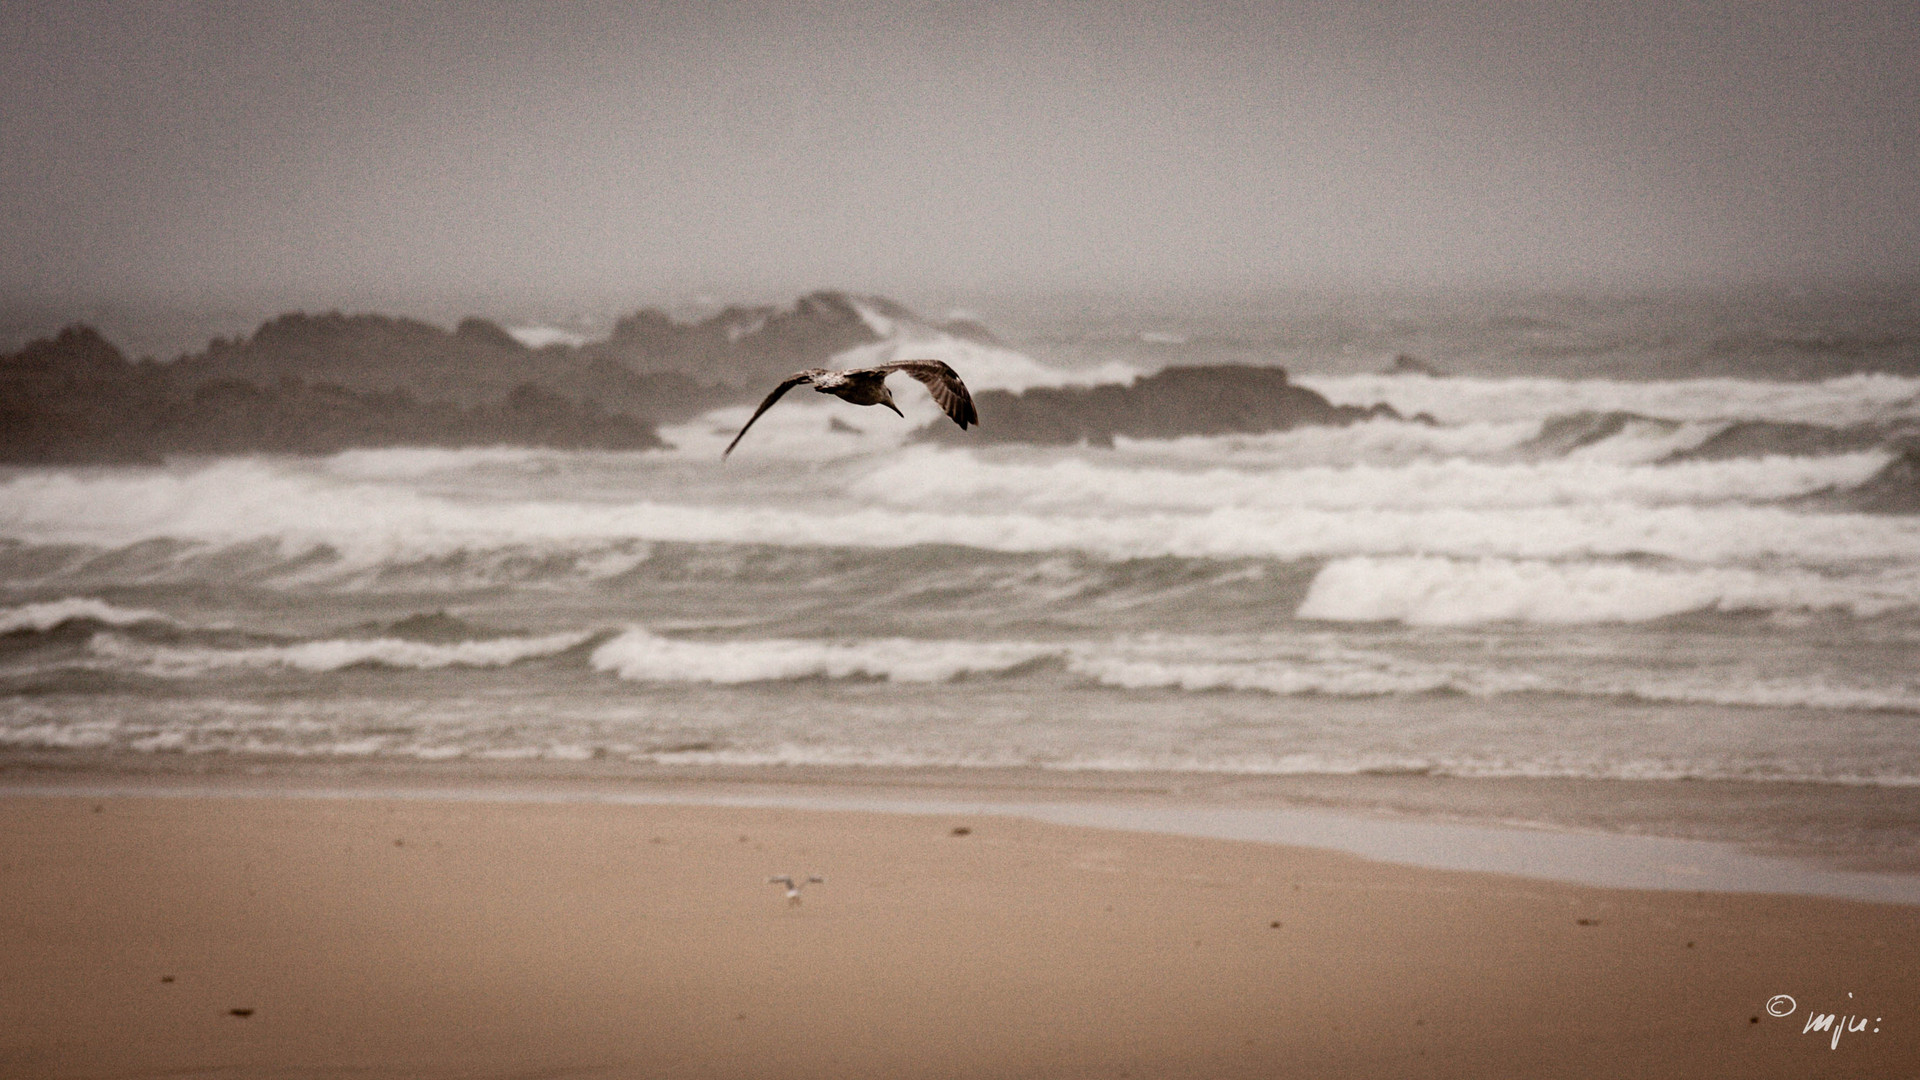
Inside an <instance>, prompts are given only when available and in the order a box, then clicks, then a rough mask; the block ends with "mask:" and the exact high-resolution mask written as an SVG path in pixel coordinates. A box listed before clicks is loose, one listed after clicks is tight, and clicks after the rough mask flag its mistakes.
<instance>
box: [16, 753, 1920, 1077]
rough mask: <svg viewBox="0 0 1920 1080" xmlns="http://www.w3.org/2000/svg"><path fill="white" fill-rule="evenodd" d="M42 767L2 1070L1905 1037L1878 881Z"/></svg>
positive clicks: (437, 1071)
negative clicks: (1490, 860) (1731, 877)
mask: <svg viewBox="0 0 1920 1080" xmlns="http://www.w3.org/2000/svg"><path fill="white" fill-rule="evenodd" d="M55 794H56V793H55V792H53V791H52V790H50V789H42V790H41V793H40V794H38V795H33V796H21V795H9V796H6V797H0V887H3V888H4V889H5V891H6V893H7V895H8V896H9V902H8V904H6V905H4V906H0V969H3V970H7V971H9V972H10V973H11V974H10V981H9V992H8V993H6V994H0V1074H4V1075H20V1076H36V1077H42V1076H43V1077H53V1078H60V1080H95V1078H102V1080H103V1078H106V1077H118V1076H136V1075H137V1076H149V1075H200V1074H215V1073H225V1074H232V1075H261V1076H268V1075H271V1076H290V1075H301V1076H334V1075H354V1076H359V1077H370V1078H376V1080H378V1078H386V1077H393V1078H396V1080H398V1078H400V1077H408V1078H425V1080H437V1078H447V1080H452V1078H454V1077H476V1076H489V1077H503V1078H504V1077H510V1076H523V1077H524V1076H559V1075H568V1076H576V1075H577V1076H596V1077H645V1076H676V1077H686V1078H692V1080H701V1078H713V1080H737V1078H758V1077H768V1078H772V1077H780V1078H782V1080H794V1078H799V1080H811V1078H815V1077H818V1078H820V1080H826V1078H828V1077H832V1078H835V1080H849V1078H865V1077H873V1078H876V1080H877V1078H881V1077H887V1078H903V1077H904V1078H909V1080H912V1078H922V1077H924V1078H927V1080H935V1078H938V1080H949V1078H951V1080H959V1078H962V1077H973V1076H989V1075H991V1076H1005V1077H1013V1078H1020V1077H1035V1078H1039V1077H1048V1078H1057V1077H1096V1076H1104V1077H1113V1076H1128V1077H1174V1076H1209V1077H1216V1078H1220V1080H1233V1078H1240V1077H1245V1078H1248V1080H1253V1078H1262V1080H1264V1078H1270V1077H1273V1076H1278V1075H1287V1076H1298V1077H1328V1078H1332V1077H1350V1076H1405V1077H1413V1078H1419V1077H1426V1078H1436V1080H1437V1078H1455V1077H1458V1078H1463V1080H1464V1078H1466V1077H1475V1078H1479V1077H1486V1076H1511V1077H1517V1078H1525V1077H1548V1076H1552V1077H1576V1078H1584V1077H1593V1078H1600V1077H1614V1076H1622V1075H1632V1076H1643V1077H1675V1078H1678V1077H1694V1076H1703V1075H1740V1076H1751V1077H1781V1078H1787V1077H1792V1078H1795V1080H1799V1078H1802V1077H1821V1076H1836V1077H1837V1076H1859V1075H1887V1076H1894V1075H1908V1074H1910V1073H1911V1072H1912V1070H1913V1068H1914V1067H1915V1066H1916V1065H1917V1064H1920V1039H1916V1037H1915V1034H1916V1028H1915V1023H1916V1021H1915V1017H1916V1016H1920V956H1916V954H1915V949H1916V945H1915V942H1914V940H1913V937H1912V935H1911V934H1910V933H1909V932H1908V930H1909V929H1910V927H1911V922H1912V911H1911V909H1910V908H1908V907H1903V906H1896V905H1888V904H1875V903H1862V902H1857V901H1850V900H1835V899H1826V898H1820V897H1810V896H1779V895H1758V894H1729V893H1717V892H1700V891H1681V892H1675V891H1646V890H1631V889H1624V890H1623V889H1606V888H1596V887H1589V886H1581V885H1568V884H1562V883H1557V882H1550V881H1540V880H1529V879H1518V878H1514V877H1510V876H1505V875H1500V874H1488V873H1477V872H1465V871H1455V870H1435V869H1426V868H1418V867H1409V866H1401V865H1394V864H1388V863H1381V862H1374V861H1370V860H1367V859H1362V858H1357V857H1354V856H1351V855H1345V854H1341V853H1337V852H1329V851H1321V850H1314V849H1309V848H1301V847H1294V846H1285V845H1279V844H1270V843H1247V842H1240V841H1232V840H1216V839H1198V838H1195V837H1191V836H1179V835H1166V834H1154V833H1139V832H1126V831H1115V830H1112V829H1108V828H1088V827H1084V826H1081V825H1062V824H1055V823H1049V822H1041V821H1035V820H1031V819H1025V818H1018V817H1001V816H993V815H988V814H981V813H968V812H965V811H961V812H959V813H956V812H954V811H952V810H943V811H941V812H940V814H939V816H936V817H927V816H920V815H912V814H903V813H874V812H865V811H859V810H849V809H835V810H820V809H808V810H796V809H791V808H786V807H776V806H759V807H738V806H715V805H687V804H678V805H669V804H663V803H658V802H655V803H609V802H604V801H586V800H582V799H577V798H576V799H570V800H565V801H556V800H553V799H549V800H547V801H502V800H500V799H499V798H498V794H499V793H498V792H486V793H482V794H483V795H484V796H485V797H474V798H460V799H455V798H448V797H438V798H417V797H416V798H410V799H393V798H389V797H385V796H384V795H382V794H380V793H378V792H376V791H374V790H372V789H360V790H358V791H356V792H353V793H351V794H352V797H333V798H324V799H322V798H310V799H301V798H286V797H267V796H268V795H269V794H270V793H267V792H264V791H256V794H254V795H251V796H239V797H237V796H236V793H235V792H233V791H229V792H228V793H227V794H224V795H217V796H203V797H186V796H184V795H183V796H179V797H170V798H155V797H143V796H137V795H129V796H122V797H114V798H106V797H80V796H79V794H78V791H77V790H72V791H69V792H68V793H67V794H66V795H65V796H64V797H49V796H54V795H55ZM277 794H278V795H284V794H286V793H284V792H282V793H277ZM444 794H445V792H444V791H443V795H444ZM1055 805H1065V804H1055ZM779 873H788V874H817V875H819V876H821V877H824V878H825V879H826V880H825V882H824V883H823V884H820V885H817V886H814V887H812V888H810V889H809V890H808V891H807V892H806V894H805V897H804V903H803V904H801V905H798V906H794V905H790V904H789V903H787V902H786V901H785V900H783V899H782V897H781V893H780V890H779V889H777V888H774V887H772V886H770V885H768V884H767V876H768V875H769V874H779ZM1783 995H1785V996H1790V997H1792V998H1794V999H1795V1002H1794V1008H1793V1010H1791V1011H1783V1010H1785V1006H1784V1004H1779V1002H1780V999H1781V997H1782V996H1783ZM1770 1003H1771V1004H1774V1008H1773V1009H1769V1005H1770ZM1816 1010H1817V1011H1819V1012H1822V1013H1825V1012H1829V1011H1831V1012H1835V1013H1845V1014H1849V1015H1854V1014H1857V1016H1864V1017H1866V1018H1868V1020H1869V1022H1870V1023H1869V1026H1866V1027H1860V1028H1849V1029H1848V1030H1847V1031H1845V1032H1843V1033H1842V1036H1841V1038H1840V1039H1839V1040H1837V1041H1834V1042H1831V1043H1830V1041H1829V1039H1830V1036H1829V1034H1828V1033H1827V1032H1825V1031H1815V1032H1814V1033H1813V1034H1807V1033H1806V1032H1805V1031H1804V1030H1803V1024H1804V1023H1805V1022H1806V1021H1807V1020H1808V1019H1810V1018H1811V1017H1812V1015H1813V1014H1814V1013H1815V1011H1816ZM1856 1018H1857V1017H1856ZM1842 1026H1843V1027H1844V1026H1845V1024H1844V1023H1843V1025H1842Z"/></svg>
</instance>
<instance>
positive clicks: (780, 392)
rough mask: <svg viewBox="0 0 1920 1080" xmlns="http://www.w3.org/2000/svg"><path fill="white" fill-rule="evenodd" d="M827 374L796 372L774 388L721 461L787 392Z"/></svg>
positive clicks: (721, 454)
mask: <svg viewBox="0 0 1920 1080" xmlns="http://www.w3.org/2000/svg"><path fill="white" fill-rule="evenodd" d="M825 374H826V370H825V369H823V368H808V369H807V370H805V371H796V372H794V373H793V374H791V375H789V376H787V379H786V381H785V382H783V383H781V384H780V385H779V386H776V387H774V388H773V393H771V394H768V395H767V399H766V400H765V401H762V402H761V403H760V407H759V408H757V409H755V410H753V415H752V416H749V417H747V422H746V424H745V425H744V426H742V427H741V428H740V434H739V435H735V436H734V437H733V441H732V442H730V443H728V444H727V448H726V449H725V450H722V451H720V458H721V460H723V461H724V460H726V456H727V455H728V454H731V453H733V448H734V447H736V446H739V445H740V436H741V435H745V434H746V433H747V428H750V427H752V426H753V422H754V421H755V420H758V419H760V414H761V413H763V412H766V411H767V410H768V409H771V408H773V403H774V402H776V401H779V400H780V399H781V398H782V397H783V396H785V394H786V392H787V391H789V390H791V389H793V388H794V387H796V386H799V385H800V384H801V383H810V382H812V381H813V379H814V376H816V375H825Z"/></svg>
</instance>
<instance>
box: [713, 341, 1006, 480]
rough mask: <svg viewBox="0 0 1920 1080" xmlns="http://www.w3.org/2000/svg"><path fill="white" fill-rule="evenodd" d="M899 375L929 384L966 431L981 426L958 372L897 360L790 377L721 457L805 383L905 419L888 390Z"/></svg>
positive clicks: (931, 363) (937, 364)
mask: <svg viewBox="0 0 1920 1080" xmlns="http://www.w3.org/2000/svg"><path fill="white" fill-rule="evenodd" d="M896 371H904V372H906V373H907V374H909V375H911V376H913V377H914V378H916V379H918V380H920V382H921V383H923V384H925V385H926V388H927V392H928V393H930V394H932V395H933V400H934V401H935V402H936V403H938V404H939V406H940V408H941V409H943V410H945V412H946V414H947V415H948V416H950V417H952V418H953V422H954V423H956V424H959V425H960V427H961V428H962V429H965V428H966V427H968V426H969V425H971V424H977V423H979V422H980V417H979V415H978V414H976V413H975V412H974V411H973V395H971V394H969V393H967V384H966V383H963V382H961V381H960V375H959V373H958V372H956V371H954V370H953V369H952V368H950V367H948V366H947V365H946V364H944V363H942V362H940V361H938V360H896V361H894V362H893V363H891V364H878V365H875V366H874V367H868V368H842V369H840V370H837V371H836V370H833V369H830V368H808V369H807V370H805V371H796V372H794V373H793V374H791V375H789V376H787V378H786V381H784V382H782V383H781V384H780V385H779V386H776V387H774V388H773V393H771V394H768V395H767V399H766V400H765V401H762V402H761V403H760V407H759V408H757V409H755V410H753V415H752V416H750V417H748V418H747V422H746V425H745V426H744V427H742V428H741V429H740V434H739V435H735V436H734V437H733V441H732V442H730V443H728V444H727V448H726V449H725V450H723V451H721V452H720V456H721V457H722V458H724V457H726V456H727V455H728V454H731V453H733V448H734V447H736V446H738V445H740V438H741V436H743V435H745V434H746V433H747V428H750V427H752V426H753V422H754V421H755V420H758V419H760V414H761V413H763V412H766V411H767V410H768V409H771V408H773V403H774V402H776V401H779V400H780V399H781V398H782V397H783V396H785V395H786V392H787V391H789V390H791V389H793V388H794V387H796V386H800V385H802V384H803V383H804V384H811V385H812V387H813V389H814V392H815V393H820V394H832V395H833V396H834V397H837V398H840V399H841V400H843V401H850V402H852V403H853V404H855V405H885V406H886V407H887V408H889V409H892V410H893V411H894V412H896V413H900V415H901V416H905V415H906V414H905V413H901V412H900V406H898V405H895V404H894V403H893V394H892V393H890V392H889V391H888V390H887V376H889V375H891V374H893V373H894V372H896Z"/></svg>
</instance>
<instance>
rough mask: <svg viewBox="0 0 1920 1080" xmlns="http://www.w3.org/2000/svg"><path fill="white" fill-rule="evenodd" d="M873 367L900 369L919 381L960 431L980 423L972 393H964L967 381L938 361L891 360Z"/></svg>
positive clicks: (888, 369)
mask: <svg viewBox="0 0 1920 1080" xmlns="http://www.w3.org/2000/svg"><path fill="white" fill-rule="evenodd" d="M873 370H875V371H887V372H893V371H904V372H906V373H907V374H909V375H911V376H913V377H914V378H916V379H918V380H920V382H921V384H922V385H924V386H925V387H926V388H927V392H928V393H930V394H932V395H933V400H934V401H935V402H937V403H938V404H939V405H940V409H941V411H942V412H945V413H946V414H947V416H948V417H950V418H951V419H952V420H953V422H954V423H956V424H959V425H960V427H961V428H962V429H963V430H964V429H965V428H966V427H967V426H968V425H970V424H977V423H979V422H980V416H979V414H977V413H975V412H974V410H973V395H972V394H969V393H967V384H966V383H963V382H961V381H960V373H959V372H957V371H955V370H953V369H952V368H950V367H948V366H947V365H946V364H945V363H943V362H941V361H939V360H895V361H894V362H893V363H891V364H881V365H879V366H878V367H877V368H874V369H873Z"/></svg>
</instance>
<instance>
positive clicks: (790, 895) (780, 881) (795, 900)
mask: <svg viewBox="0 0 1920 1080" xmlns="http://www.w3.org/2000/svg"><path fill="white" fill-rule="evenodd" d="M826 883H827V879H826V878H823V877H814V876H812V875H808V876H807V877H804V878H803V877H798V876H796V875H789V874H781V875H779V876H777V877H770V878H768V879H767V884H769V885H785V886H786V887H787V903H788V904H789V905H793V906H798V905H799V903H800V890H801V889H804V888H806V887H807V886H809V885H825V884H826Z"/></svg>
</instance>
